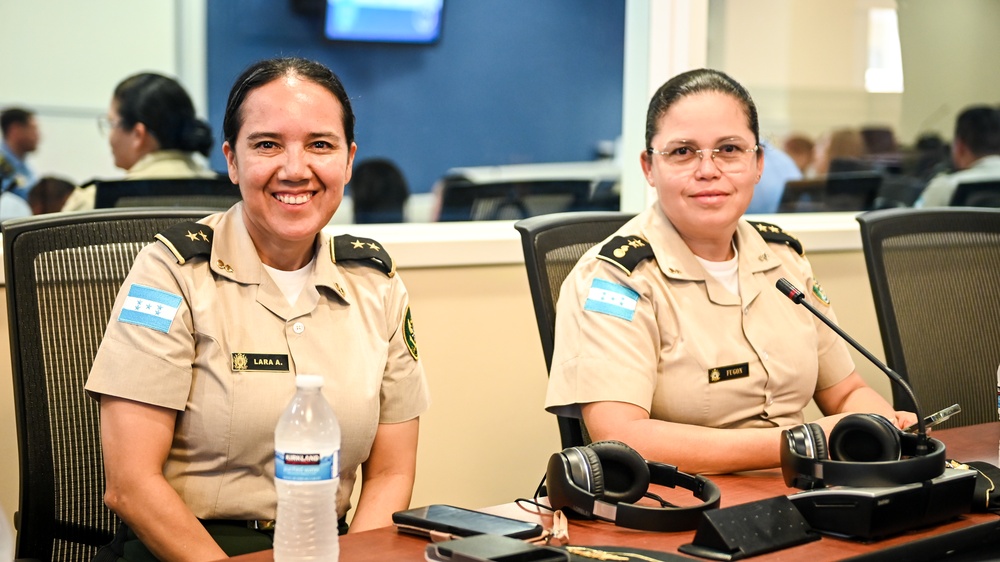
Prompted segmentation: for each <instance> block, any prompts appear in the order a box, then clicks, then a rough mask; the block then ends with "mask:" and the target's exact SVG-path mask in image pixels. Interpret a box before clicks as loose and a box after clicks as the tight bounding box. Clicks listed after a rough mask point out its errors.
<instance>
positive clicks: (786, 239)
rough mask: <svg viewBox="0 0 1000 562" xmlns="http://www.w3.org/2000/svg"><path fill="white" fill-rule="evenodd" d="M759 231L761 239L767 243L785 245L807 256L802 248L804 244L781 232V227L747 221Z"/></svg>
mask: <svg viewBox="0 0 1000 562" xmlns="http://www.w3.org/2000/svg"><path fill="white" fill-rule="evenodd" d="M747 222H749V223H750V224H752V225H753V226H754V228H756V229H757V232H758V233H759V234H760V237H761V238H763V239H764V241H765V242H776V243H778V244H784V245H786V246H788V247H790V248H791V249H793V250H795V251H796V252H798V254H799V255H800V256H804V255H806V252H805V250H804V249H803V248H802V242H800V241H799V239H798V238H796V237H794V236H792V235H791V234H789V233H787V232H785V231H784V230H781V227H779V226H777V225H773V224H771V223H768V222H759V221H747Z"/></svg>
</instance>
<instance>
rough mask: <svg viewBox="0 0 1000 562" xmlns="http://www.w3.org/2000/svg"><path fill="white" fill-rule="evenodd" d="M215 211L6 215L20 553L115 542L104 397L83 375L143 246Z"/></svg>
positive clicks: (75, 560)
mask: <svg viewBox="0 0 1000 562" xmlns="http://www.w3.org/2000/svg"><path fill="white" fill-rule="evenodd" d="M210 212H211V211H210V210H200V211H196V210H177V209H114V210H105V211H82V212H79V213H62V214H49V215H40V216H37V217H27V218H23V219H13V220H8V221H5V222H4V223H3V225H2V229H3V245H4V265H5V266H6V275H7V279H6V280H7V316H8V322H9V329H10V351H11V366H12V372H13V378H14V410H15V415H16V419H17V442H18V457H19V465H20V477H21V479H20V497H19V505H18V511H17V513H16V514H15V517H14V519H15V527H16V528H17V549H16V557H17V558H18V559H34V560H52V561H58V562H62V561H66V562H69V561H72V562H79V561H84V560H86V561H89V560H91V559H92V558H93V557H94V554H95V553H96V552H97V549H98V547H99V546H100V545H103V544H106V543H108V542H110V541H111V538H112V535H113V534H114V531H115V528H116V526H117V519H116V517H115V515H114V514H113V513H112V512H111V511H110V510H108V509H107V508H106V507H105V506H104V503H103V494H104V466H103V461H102V455H101V443H100V425H99V416H98V404H97V402H96V401H94V400H93V399H91V398H89V397H88V396H87V395H86V393H85V392H84V390H83V385H84V382H85V381H86V379H87V375H88V374H89V372H90V367H91V364H92V363H93V360H94V356H95V355H96V353H97V347H98V345H99V344H100V342H101V338H102V337H103V335H104V329H105V327H106V326H107V324H108V321H109V319H110V316H111V308H112V305H113V304H114V300H115V296H116V294H117V293H118V289H119V287H120V286H121V284H122V283H123V282H124V280H125V276H126V274H127V273H128V271H129V269H130V268H131V266H132V262H133V260H134V259H135V256H136V254H137V253H138V252H139V250H140V249H141V248H143V247H144V246H145V245H147V244H149V243H151V242H152V241H153V236H154V235H155V234H156V233H157V232H160V231H161V230H164V229H165V228H167V227H168V226H170V225H171V224H174V223H176V222H179V221H185V220H198V219H200V218H202V217H204V216H206V215H207V214H209V213H210ZM8 477H12V475H8ZM165 524H166V523H165Z"/></svg>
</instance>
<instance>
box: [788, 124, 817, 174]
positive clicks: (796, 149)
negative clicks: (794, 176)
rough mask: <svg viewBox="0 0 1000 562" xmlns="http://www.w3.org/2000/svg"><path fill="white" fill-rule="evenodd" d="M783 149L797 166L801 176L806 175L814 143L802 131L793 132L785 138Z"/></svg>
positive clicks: (813, 150)
mask: <svg viewBox="0 0 1000 562" xmlns="http://www.w3.org/2000/svg"><path fill="white" fill-rule="evenodd" d="M784 149H785V153H787V154H788V155H789V156H791V158H792V160H794V161H795V165H796V166H798V167H799V171H800V172H802V177H806V176H808V175H809V173H810V167H811V166H812V163H813V158H814V157H815V150H816V143H814V142H813V141H812V139H810V138H809V137H807V136H806V135H804V134H802V133H794V134H791V135H789V136H788V138H786V139H785V145H784Z"/></svg>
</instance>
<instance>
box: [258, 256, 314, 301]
mask: <svg viewBox="0 0 1000 562" xmlns="http://www.w3.org/2000/svg"><path fill="white" fill-rule="evenodd" d="M315 264H316V256H313V259H312V260H310V261H309V263H307V264H306V265H305V266H304V267H302V268H299V269H296V270H295V271H282V270H280V269H275V268H273V267H271V266H269V265H266V264H265V265H264V270H265V271H267V274H268V275H270V276H271V279H273V280H274V284H275V285H277V286H278V288H279V289H281V293H282V294H283V295H285V299H286V300H288V304H289V305H291V306H295V301H297V300H299V295H300V294H301V293H302V289H303V288H304V287H305V286H306V280H308V279H309V275H310V274H312V269H313V266H314V265H315Z"/></svg>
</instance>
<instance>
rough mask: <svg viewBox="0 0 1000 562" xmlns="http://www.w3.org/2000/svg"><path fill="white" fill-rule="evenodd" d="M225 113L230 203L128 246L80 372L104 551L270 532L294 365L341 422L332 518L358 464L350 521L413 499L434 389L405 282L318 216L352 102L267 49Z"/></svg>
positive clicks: (191, 553) (239, 539) (225, 540)
mask: <svg viewBox="0 0 1000 562" xmlns="http://www.w3.org/2000/svg"><path fill="white" fill-rule="evenodd" d="M224 123H225V124H224V132H225V142H224V143H223V147H222V150H223V152H224V153H225V155H226V162H227V164H228V170H229V178H230V179H231V180H232V181H233V183H236V184H239V187H240V193H241V195H242V199H243V200H242V202H240V203H237V204H236V205H235V206H233V207H232V208H231V209H229V210H228V211H226V212H225V213H219V214H215V215H211V216H209V217H207V218H205V219H203V220H202V221H200V222H198V223H184V224H181V225H178V226H177V227H175V228H171V229H169V230H167V231H165V232H163V233H160V234H159V235H157V239H158V240H159V242H157V243H154V244H151V245H150V246H147V247H146V248H145V249H144V250H143V251H142V252H141V253H140V254H139V256H138V257H137V258H136V261H135V264H134V266H133V267H132V270H131V272H130V273H129V276H128V278H127V279H126V280H125V283H124V285H123V286H122V289H121V291H120V292H119V294H118V299H117V301H116V303H115V308H114V311H113V312H112V317H111V321H110V323H109V324H108V329H107V332H106V334H105V336H104V339H103V340H102V342H101V347H100V349H99V350H98V352H97V357H96V359H95V361H94V366H93V369H92V371H91V373H90V377H89V379H88V381H87V387H86V388H87V391H88V392H89V393H90V394H91V395H92V396H94V397H95V398H97V399H99V400H100V403H101V406H100V409H101V438H102V446H103V452H104V461H105V463H104V468H105V473H106V475H107V490H106V492H105V496H104V497H105V503H106V504H107V505H108V506H109V507H110V508H111V509H112V510H114V512H115V513H117V514H118V515H119V516H120V517H121V519H122V521H123V525H122V528H121V530H120V532H119V533H118V536H117V537H116V541H115V543H113V544H112V545H110V546H109V547H107V548H106V549H105V550H104V553H105V555H107V554H109V553H110V554H111V555H112V559H115V558H120V559H125V560H130V561H135V560H164V561H168V560H169V561H173V560H217V559H221V558H225V557H226V556H231V555H235V554H239V553H243V552H251V551H255V550H263V549H267V548H270V547H271V541H272V538H273V537H272V535H271V531H269V530H268V529H273V526H274V518H275V514H276V505H277V494H276V492H275V485H274V429H275V426H276V424H277V422H278V417H279V416H280V414H281V412H282V411H283V410H284V408H285V406H286V405H287V404H288V402H289V401H290V400H291V398H292V395H293V394H294V393H295V375H296V374H301V373H310V374H318V375H321V376H323V378H324V385H323V392H324V394H325V395H326V398H327V399H328V400H329V401H330V403H331V404H332V405H333V407H334V410H335V411H336V414H337V418H338V420H339V422H340V427H341V431H342V435H343V439H342V444H341V449H340V456H339V473H340V489H339V491H338V494H337V513H338V515H339V517H340V520H341V525H340V526H341V532H345V531H346V530H347V525H346V522H345V518H346V515H347V512H348V510H349V509H350V508H351V493H352V490H353V489H354V485H355V481H356V479H357V473H358V468H359V467H360V468H361V495H360V499H359V500H358V505H357V509H356V510H355V512H354V518H353V520H352V522H351V531H363V530H367V529H371V528H374V527H381V526H386V525H389V524H391V522H392V521H391V515H392V513H393V512H395V511H399V510H401V509H405V508H406V507H407V506H408V505H409V501H410V494H411V491H412V489H413V481H414V476H415V472H416V455H417V433H418V428H419V416H420V415H421V414H422V413H423V412H424V411H425V410H426V409H427V407H428V404H429V398H428V391H427V383H426V380H425V377H424V368H423V364H422V363H421V361H420V359H419V355H418V353H417V347H416V341H415V339H414V330H413V319H412V317H411V314H410V308H409V297H408V294H407V291H406V287H405V286H404V285H403V282H402V280H401V279H400V276H399V275H397V274H396V270H395V267H394V266H393V263H392V259H391V258H390V257H389V255H388V253H386V251H385V250H384V249H383V248H382V247H381V245H380V244H378V243H377V242H375V241H374V240H368V239H364V238H358V237H353V236H349V235H342V236H337V237H334V238H331V237H329V236H327V235H326V234H325V233H323V232H322V229H323V227H324V226H326V225H327V223H329V222H330V219H331V217H332V216H333V215H334V213H335V212H336V211H337V209H338V208H339V207H340V203H341V200H342V199H343V196H344V186H345V184H346V183H347V182H348V181H350V179H351V169H352V165H353V162H354V155H355V152H356V150H357V146H356V145H355V144H354V116H353V113H352V111H351V105H350V100H349V98H348V97H347V94H346V92H345V91H344V88H343V86H342V85H341V83H340V80H339V79H338V78H337V76H336V75H334V74H333V73H332V72H331V71H330V70H329V69H328V68H326V67H324V66H323V65H321V64H319V63H315V62H312V61H307V60H304V59H271V60H266V61H262V62H259V63H256V64H254V65H252V66H251V67H250V68H248V69H247V70H246V71H245V72H244V73H243V75H242V76H240V77H239V78H238V79H237V80H236V83H235V85H234V86H233V89H232V92H231V94H230V97H229V103H228V105H227V107H226V116H225V122H224ZM143 305H144V306H143ZM165 521H169V522H170V524H169V525H166V524H164V522H165ZM278 524H279V525H280V522H279V523H278Z"/></svg>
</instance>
